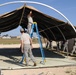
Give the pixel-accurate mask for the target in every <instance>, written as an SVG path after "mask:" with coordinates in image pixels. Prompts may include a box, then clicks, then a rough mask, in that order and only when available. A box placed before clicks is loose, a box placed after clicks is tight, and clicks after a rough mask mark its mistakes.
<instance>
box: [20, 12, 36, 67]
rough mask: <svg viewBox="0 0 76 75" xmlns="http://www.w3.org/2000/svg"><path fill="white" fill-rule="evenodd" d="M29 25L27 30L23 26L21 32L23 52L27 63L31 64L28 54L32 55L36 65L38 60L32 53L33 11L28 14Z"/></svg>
mask: <svg viewBox="0 0 76 75" xmlns="http://www.w3.org/2000/svg"><path fill="white" fill-rule="evenodd" d="M27 19H28V25H27V30H28V31H26V30H24V29H23V28H21V29H20V32H21V52H22V53H23V54H24V58H25V59H26V65H27V66H29V59H28V56H30V58H31V60H32V61H33V63H34V65H33V66H36V65H37V64H36V60H35V58H34V56H33V53H32V48H33V46H32V39H31V37H30V32H31V26H32V24H33V18H32V11H30V12H29V14H28V16H27Z"/></svg>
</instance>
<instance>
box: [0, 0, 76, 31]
mask: <svg viewBox="0 0 76 75" xmlns="http://www.w3.org/2000/svg"><path fill="white" fill-rule="evenodd" d="M14 3H31V4H39V5H42V6H45V7H48V8H50V9H52V10H54V11H56V12H57V13H59V14H60V15H61V16H62V17H64V18H65V19H66V20H67V21H68V22H69V23H70V25H71V26H72V27H73V29H74V30H75V32H76V29H75V28H74V26H73V24H72V23H71V22H70V21H69V19H68V18H67V17H66V16H64V15H63V14H62V13H61V12H60V11H58V10H57V9H55V8H53V7H51V6H49V5H46V4H44V3H40V2H34V1H12V2H7V3H3V4H0V6H4V5H8V4H14Z"/></svg>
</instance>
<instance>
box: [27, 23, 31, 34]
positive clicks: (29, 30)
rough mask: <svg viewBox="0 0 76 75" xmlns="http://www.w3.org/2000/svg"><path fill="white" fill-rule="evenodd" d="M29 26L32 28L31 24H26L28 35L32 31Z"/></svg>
mask: <svg viewBox="0 0 76 75" xmlns="http://www.w3.org/2000/svg"><path fill="white" fill-rule="evenodd" d="M31 26H32V24H31V23H30V24H28V26H27V29H28V33H29V34H30V33H31V31H32V29H31V28H32V27H31Z"/></svg>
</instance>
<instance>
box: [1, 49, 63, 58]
mask: <svg viewBox="0 0 76 75" xmlns="http://www.w3.org/2000/svg"><path fill="white" fill-rule="evenodd" d="M32 51H33V54H34V56H35V57H42V55H41V50H40V49H39V48H34V49H33V50H32ZM44 54H45V57H47V58H64V57H63V56H62V55H60V54H57V53H55V52H54V51H52V50H46V49H44ZM0 55H1V56H6V57H9V58H10V57H11V56H22V53H21V51H20V49H19V48H0Z"/></svg>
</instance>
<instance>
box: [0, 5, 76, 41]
mask: <svg viewBox="0 0 76 75" xmlns="http://www.w3.org/2000/svg"><path fill="white" fill-rule="evenodd" d="M30 10H32V12H33V20H34V22H37V25H38V29H39V33H40V35H41V36H43V37H44V38H47V39H48V40H55V41H60V40H67V39H71V38H75V37H76V32H75V30H74V29H73V27H72V26H71V25H70V24H69V23H67V22H64V21H61V20H59V19H56V18H54V17H52V16H49V15H46V14H44V13H42V12H40V11H38V10H37V9H35V8H34V7H31V6H23V7H20V8H18V9H16V10H14V11H12V12H8V13H5V14H3V15H1V16H0V33H2V32H6V31H10V30H12V29H15V28H17V27H18V26H19V25H20V26H22V27H23V28H27V23H28V21H27V14H28V13H29V12H30Z"/></svg>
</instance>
